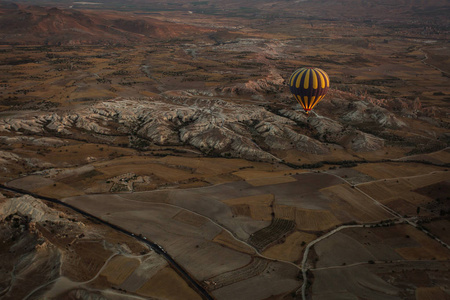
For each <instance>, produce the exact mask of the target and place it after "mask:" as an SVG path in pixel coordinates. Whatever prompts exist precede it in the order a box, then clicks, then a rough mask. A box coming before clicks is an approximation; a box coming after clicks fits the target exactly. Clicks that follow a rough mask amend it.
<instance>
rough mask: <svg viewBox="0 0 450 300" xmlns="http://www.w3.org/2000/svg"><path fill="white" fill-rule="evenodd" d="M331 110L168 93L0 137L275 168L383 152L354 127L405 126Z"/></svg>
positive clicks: (58, 114) (8, 123) (42, 120)
mask: <svg viewBox="0 0 450 300" xmlns="http://www.w3.org/2000/svg"><path fill="white" fill-rule="evenodd" d="M325 106H329V107H330V109H332V110H334V111H335V112H337V114H336V115H335V118H334V119H331V118H328V117H323V116H319V115H317V114H312V115H311V116H309V117H306V116H305V115H304V113H303V112H301V111H300V109H297V108H295V107H294V108H282V109H269V108H268V107H267V106H259V105H253V104H237V103H232V102H227V101H225V100H224V99H222V98H219V97H217V96H215V97H209V96H199V95H195V94H193V93H191V92H187V91H185V92H170V93H165V94H164V95H163V97H159V98H154V99H152V98H148V99H145V100H136V99H122V98H120V99H113V100H110V101H105V102H99V103H96V104H93V105H91V106H89V107H80V108H79V109H75V110H72V111H64V112H63V111H54V112H38V113H34V114H32V115H31V114H30V115H25V116H20V118H19V117H17V118H16V117H10V118H4V119H2V120H1V121H0V131H3V132H16V133H17V132H21V133H24V134H39V135H52V134H57V135H60V136H63V137H64V136H66V137H76V136H77V135H78V134H79V133H80V132H88V133H90V134H92V135H101V136H111V137H114V136H120V135H122V136H130V137H137V138H140V139H143V140H146V141H148V142H149V143H154V144H157V145H190V146H192V147H195V148H197V149H198V150H200V151H201V152H203V153H205V154H210V155H211V154H212V155H221V156H232V157H242V158H246V159H252V160H265V161H271V160H279V159H278V158H276V157H274V156H273V153H272V152H273V150H279V149H284V150H289V149H296V150H299V151H302V152H305V153H312V154H325V153H327V152H328V148H327V146H326V145H325V144H324V142H326V143H335V144H339V145H341V146H343V147H345V148H348V149H351V150H352V151H373V150H378V149H380V148H382V147H383V145H384V142H383V139H382V138H379V137H376V136H374V135H372V134H369V133H365V132H363V131H361V130H358V129H357V127H352V126H351V125H364V124H375V126H377V127H378V128H401V127H404V126H405V124H404V123H403V122H402V121H400V120H399V119H397V118H396V117H395V115H394V114H392V113H391V112H389V111H388V110H387V109H385V108H381V107H378V106H376V105H374V104H372V103H370V102H350V101H348V100H345V99H339V98H336V99H332V100H331V101H329V103H327V104H325ZM344 106H345V107H347V108H348V109H343V108H342V107H344ZM3 139H4V138H3ZM25 139H26V138H25ZM41 142H44V141H41ZM46 142H49V143H51V142H53V140H48V141H46ZM55 142H57V140H56V141H55ZM34 143H38V141H34ZM2 153H3V152H2ZM11 155H12V154H9V153H7V152H5V153H3V154H2V158H3V159H7V158H8V157H9V159H18V158H16V157H15V156H14V157H13V156H11Z"/></svg>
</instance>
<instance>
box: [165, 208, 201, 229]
mask: <svg viewBox="0 0 450 300" xmlns="http://www.w3.org/2000/svg"><path fill="white" fill-rule="evenodd" d="M172 219H174V220H177V221H180V222H183V223H186V224H189V225H192V226H195V227H200V226H202V225H203V224H205V222H206V219H205V218H204V217H201V216H198V215H196V214H193V213H191V212H188V211H186V210H182V211H180V212H179V213H178V214H176V215H175V216H174V217H172Z"/></svg>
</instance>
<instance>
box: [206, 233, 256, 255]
mask: <svg viewBox="0 0 450 300" xmlns="http://www.w3.org/2000/svg"><path fill="white" fill-rule="evenodd" d="M213 242H215V243H218V244H221V245H224V246H225V247H228V248H231V249H234V250H236V251H239V252H243V253H247V254H254V253H255V250H253V249H252V248H250V247H249V246H247V245H246V244H244V243H241V242H238V241H236V240H235V239H234V238H233V237H232V236H231V235H230V234H229V233H228V232H226V231H225V230H223V231H222V232H221V233H219V234H218V235H217V236H216V237H214V239H213Z"/></svg>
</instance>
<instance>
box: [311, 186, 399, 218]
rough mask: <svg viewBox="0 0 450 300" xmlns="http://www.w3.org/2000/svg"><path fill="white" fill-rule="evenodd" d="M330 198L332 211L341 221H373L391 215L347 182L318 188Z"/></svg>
mask: <svg viewBox="0 0 450 300" xmlns="http://www.w3.org/2000/svg"><path fill="white" fill-rule="evenodd" d="M320 192H321V193H323V194H324V195H326V196H327V197H328V198H330V199H332V200H333V202H332V203H331V204H330V207H331V209H332V213H333V214H334V215H336V216H337V218H339V219H342V220H343V221H348V220H355V221H357V222H374V221H380V220H384V219H388V218H390V217H391V215H390V214H389V213H387V212H386V211H385V210H383V209H382V208H380V207H379V206H378V205H376V204H375V203H374V202H373V200H371V199H369V198H368V197H367V196H365V195H363V194H362V193H360V192H358V191H357V190H355V189H353V188H351V187H350V186H349V185H348V184H340V185H334V186H331V187H327V188H324V189H321V190H320Z"/></svg>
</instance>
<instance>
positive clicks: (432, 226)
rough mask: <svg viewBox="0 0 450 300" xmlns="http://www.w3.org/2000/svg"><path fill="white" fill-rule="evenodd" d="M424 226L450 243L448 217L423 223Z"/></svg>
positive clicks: (449, 221) (449, 222)
mask: <svg viewBox="0 0 450 300" xmlns="http://www.w3.org/2000/svg"><path fill="white" fill-rule="evenodd" d="M423 227H425V228H426V229H427V230H428V231H430V232H431V233H432V234H433V235H435V236H437V237H438V238H439V239H441V240H443V241H444V243H446V244H450V234H449V232H450V220H448V219H446V220H436V221H431V222H429V223H426V224H423Z"/></svg>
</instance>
